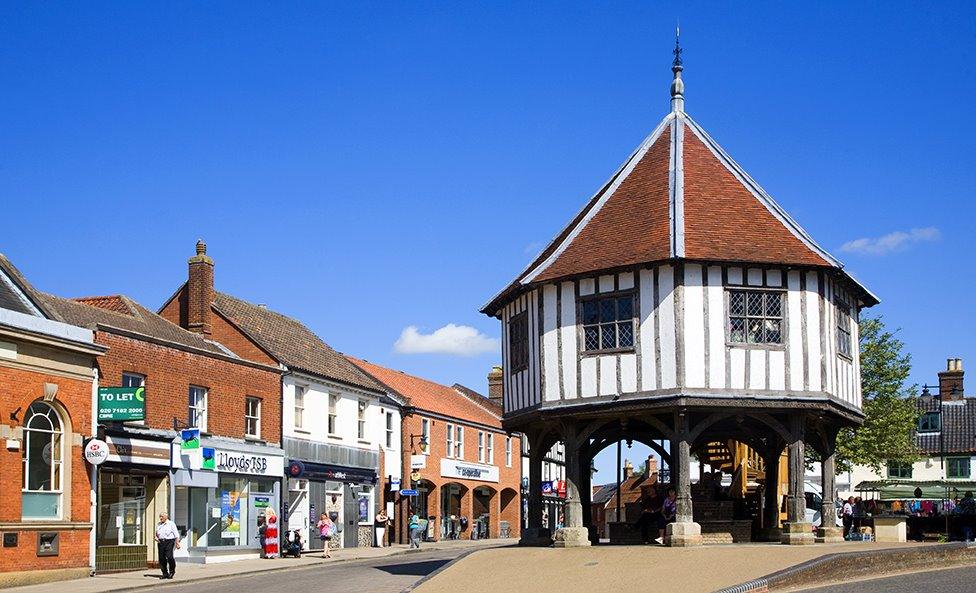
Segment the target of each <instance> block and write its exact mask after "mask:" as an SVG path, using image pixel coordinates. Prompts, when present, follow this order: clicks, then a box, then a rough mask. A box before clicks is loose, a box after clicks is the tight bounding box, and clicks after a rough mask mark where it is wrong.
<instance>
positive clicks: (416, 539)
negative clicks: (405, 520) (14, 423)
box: [407, 515, 420, 550]
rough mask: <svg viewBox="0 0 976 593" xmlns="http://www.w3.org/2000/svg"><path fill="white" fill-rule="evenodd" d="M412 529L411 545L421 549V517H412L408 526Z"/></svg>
mask: <svg viewBox="0 0 976 593" xmlns="http://www.w3.org/2000/svg"><path fill="white" fill-rule="evenodd" d="M407 528H408V529H409V530H410V547H411V548H417V549H418V550H419V549H420V517H418V516H417V515H413V516H411V517H410V524H409V525H408V526H407Z"/></svg>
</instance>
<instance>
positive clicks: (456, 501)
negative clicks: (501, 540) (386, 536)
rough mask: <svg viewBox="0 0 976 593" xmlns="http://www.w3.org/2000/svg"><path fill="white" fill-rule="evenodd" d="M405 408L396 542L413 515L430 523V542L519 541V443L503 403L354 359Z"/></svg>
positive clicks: (403, 539)
mask: <svg viewBox="0 0 976 593" xmlns="http://www.w3.org/2000/svg"><path fill="white" fill-rule="evenodd" d="M350 360H352V361H353V362H354V363H355V364H356V365H358V366H359V367H360V368H361V369H363V370H364V371H366V372H367V373H368V374H369V375H371V376H372V377H373V378H374V379H376V380H377V381H379V382H380V383H381V384H382V385H384V386H385V387H386V389H388V390H389V391H390V392H391V393H392V394H394V395H395V396H397V397H398V398H400V399H402V400H403V401H404V406H403V427H402V438H403V441H402V442H403V445H402V450H403V477H402V480H401V484H402V485H403V489H407V488H408V486H409V488H410V489H413V490H416V491H417V492H418V495H417V496H400V495H399V494H395V493H388V495H389V496H391V497H392V498H395V500H396V510H397V512H396V513H395V515H394V520H395V522H396V530H395V531H396V533H397V534H398V536H397V539H398V541H399V542H400V543H405V542H406V541H407V537H408V534H407V529H406V522H407V520H408V519H409V516H410V515H411V514H417V515H419V516H420V517H421V518H426V519H428V530H427V534H426V538H427V539H430V540H435V541H436V540H440V539H444V538H462V539H469V538H472V537H479V536H480V537H500V536H503V535H505V533H506V532H507V535H508V537H515V538H517V537H518V536H519V532H520V525H519V513H520V495H519V485H520V480H521V468H520V465H521V464H520V458H521V451H520V442H521V441H520V439H519V437H518V436H517V435H512V434H509V433H506V432H505V430H503V429H502V426H501V409H500V408H499V407H498V405H497V404H495V403H494V402H492V401H490V400H489V399H488V398H486V397H483V396H481V395H479V394H478V393H476V392H474V391H473V390H470V389H468V388H465V387H463V386H461V385H455V386H453V387H448V386H446V385H441V384H439V383H435V382H433V381H428V380H427V379H422V378H420V377H414V376H412V375H408V374H406V373H403V372H400V371H395V370H392V369H388V368H385V367H381V366H379V365H375V364H372V363H370V362H367V361H364V360H359V359H354V358H350Z"/></svg>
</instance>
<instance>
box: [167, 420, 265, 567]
mask: <svg viewBox="0 0 976 593" xmlns="http://www.w3.org/2000/svg"><path fill="white" fill-rule="evenodd" d="M172 447H173V517H172V518H173V521H174V522H175V523H176V525H177V527H178V528H179V530H180V533H181V534H182V535H183V538H182V541H181V548H180V550H179V553H178V554H177V558H178V559H181V560H185V561H189V562H201V563H212V562H224V561H230V560H238V559H242V558H253V557H257V556H259V555H260V549H261V541H260V538H259V529H260V528H261V526H262V525H263V524H264V523H265V521H267V518H268V516H269V515H270V514H275V515H277V513H278V509H279V503H280V500H281V475H282V472H283V471H284V452H283V451H282V450H281V449H279V448H277V447H268V446H263V445H251V444H245V443H236V442H231V441H224V440H219V439H207V438H203V439H201V440H200V446H199V447H198V448H192V449H186V448H185V447H184V446H183V445H181V444H179V443H177V444H174V445H173V446H172Z"/></svg>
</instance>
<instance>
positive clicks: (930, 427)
mask: <svg viewBox="0 0 976 593" xmlns="http://www.w3.org/2000/svg"><path fill="white" fill-rule="evenodd" d="M940 430H942V417H941V416H940V415H939V413H938V412H926V413H924V414H922V415H921V416H919V418H918V432H939V431H940Z"/></svg>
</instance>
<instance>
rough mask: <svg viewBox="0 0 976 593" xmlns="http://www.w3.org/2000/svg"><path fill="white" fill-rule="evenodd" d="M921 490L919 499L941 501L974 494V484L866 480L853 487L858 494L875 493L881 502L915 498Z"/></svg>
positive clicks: (948, 481) (965, 482)
mask: <svg viewBox="0 0 976 593" xmlns="http://www.w3.org/2000/svg"><path fill="white" fill-rule="evenodd" d="M916 488H919V489H921V490H922V496H921V497H919V498H922V499H925V500H943V499H944V498H946V496H947V490H948V497H949V498H962V495H963V493H965V492H966V491H967V490H971V491H974V492H976V482H974V481H970V480H866V481H864V482H860V483H859V484H858V485H857V486H855V487H854V490H856V491H858V492H877V493H878V498H880V499H881V500H903V499H908V498H916V496H915V489H916Z"/></svg>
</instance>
